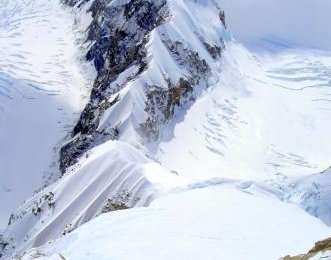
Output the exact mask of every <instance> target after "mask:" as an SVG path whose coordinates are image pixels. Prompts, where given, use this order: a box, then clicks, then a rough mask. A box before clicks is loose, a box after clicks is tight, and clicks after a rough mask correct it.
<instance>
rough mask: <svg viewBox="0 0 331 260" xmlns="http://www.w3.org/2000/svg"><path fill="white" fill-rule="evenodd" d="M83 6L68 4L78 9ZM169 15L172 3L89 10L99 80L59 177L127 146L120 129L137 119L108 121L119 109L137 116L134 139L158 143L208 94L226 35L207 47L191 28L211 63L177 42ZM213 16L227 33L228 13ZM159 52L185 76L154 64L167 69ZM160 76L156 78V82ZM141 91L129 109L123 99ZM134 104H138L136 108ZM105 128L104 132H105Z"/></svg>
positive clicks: (161, 0)
mask: <svg viewBox="0 0 331 260" xmlns="http://www.w3.org/2000/svg"><path fill="white" fill-rule="evenodd" d="M86 2H87V1H66V3H67V4H69V5H71V6H75V5H77V6H78V8H79V7H80V6H82V5H84V4H86ZM185 2H187V3H185V4H188V5H189V4H192V3H190V2H191V1H185ZM192 2H193V1H192ZM211 2H213V1H211ZM172 8H174V2H173V1H167V0H158V1H152V0H150V1H142V0H132V1H106V0H95V1H93V2H92V3H90V8H89V9H88V11H89V12H91V15H92V17H93V21H92V23H91V24H90V26H89V28H88V36H87V41H88V42H90V43H91V46H90V48H89V50H88V52H87V54H86V59H87V60H89V61H93V63H94V66H95V68H96V70H97V71H98V76H97V78H96V80H95V83H94V86H93V90H92V93H91V97H90V102H89V103H88V105H87V106H86V107H85V109H84V111H83V113H82V114H81V117H80V120H79V122H78V123H77V125H76V126H75V128H74V129H73V132H72V137H73V139H72V140H71V141H70V142H69V143H68V144H67V145H65V146H64V147H63V148H62V150H61V170H62V172H64V171H65V169H66V168H67V167H69V166H71V165H73V164H75V162H77V159H78V158H79V157H80V156H81V155H82V154H84V153H85V152H86V151H87V150H89V149H91V148H92V147H94V146H96V145H98V144H100V143H103V142H105V141H107V140H115V139H122V138H123V136H124V135H125V133H124V132H125V131H126V129H123V128H126V127H125V125H126V124H127V123H128V121H131V119H132V117H130V116H127V118H121V119H119V118H118V115H114V116H109V115H108V116H107V115H106V114H109V113H111V111H112V110H116V107H118V106H124V107H130V106H132V105H134V106H135V109H137V113H138V112H139V114H140V115H139V116H138V117H139V118H136V119H135V122H134V124H132V125H131V126H132V128H133V129H132V130H133V131H134V132H136V133H138V135H139V137H138V138H136V139H141V138H142V139H144V140H151V139H153V140H157V139H158V137H159V135H160V134H161V132H162V128H163V127H164V125H165V124H167V122H169V121H171V119H172V118H173V117H174V114H175V110H176V109H177V108H182V107H184V106H185V105H186V104H188V103H189V102H191V101H194V99H195V97H196V95H197V91H196V90H197V89H198V87H201V86H202V87H203V88H206V87H207V86H208V77H209V76H210V75H211V67H210V66H211V65H210V63H211V62H212V60H217V59H219V58H220V57H221V53H222V50H223V48H224V44H223V40H222V38H221V35H219V36H218V38H216V39H214V42H210V41H208V40H207V39H204V36H203V33H201V32H199V31H198V30H197V31H195V29H196V28H194V27H193V28H191V30H192V31H191V32H189V33H190V34H191V35H192V36H195V38H197V39H198V41H199V42H198V43H199V44H201V45H203V47H204V48H205V51H206V52H208V54H209V56H210V60H209V61H207V60H206V58H204V57H203V56H204V55H202V54H203V53H201V51H200V52H199V50H197V46H194V45H192V43H190V42H188V39H185V38H184V37H177V36H176V37H174V36H175V35H173V33H172V32H171V31H173V30H174V29H175V27H176V25H175V24H172V23H171V20H172V16H173V15H174V13H173V12H174V10H173V9H172ZM214 8H215V9H216V12H218V13H219V27H220V28H222V27H224V26H225V21H224V12H222V10H221V9H220V7H219V6H218V5H216V3H214ZM155 38H157V39H155ZM155 45H158V48H159V50H158V51H159V52H160V53H159V54H158V55H160V56H162V55H164V56H168V59H169V61H166V62H168V63H169V64H166V65H167V66H173V67H177V68H178V70H180V71H177V72H176V74H177V75H171V74H169V72H168V71H166V70H164V69H160V68H155V65H156V64H155V63H160V64H162V63H163V65H164V62H163V61H162V60H157V61H156V62H155V60H153V57H152V59H151V56H153V55H154V54H155V53H153V51H154V50H153V47H154V46H155ZM158 66H159V64H158ZM155 70H157V71H155ZM156 74H159V75H157V78H156V77H155V75H156ZM137 88H139V89H140V93H139V94H138V95H140V97H138V98H136V97H133V100H130V101H128V100H127V98H126V96H128V95H132V94H131V93H133V92H134V91H135V89H137ZM134 95H136V94H134ZM137 99H138V100H137ZM136 101H137V103H138V102H139V103H140V104H138V105H137V104H135V102H136ZM124 109H125V108H124ZM106 117H107V118H106ZM101 121H103V122H104V123H105V122H106V123H107V126H104V125H101ZM126 139H127V138H126Z"/></svg>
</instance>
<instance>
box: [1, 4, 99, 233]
mask: <svg viewBox="0 0 331 260" xmlns="http://www.w3.org/2000/svg"><path fill="white" fill-rule="evenodd" d="M73 23H74V17H73V16H72V15H71V14H70V13H69V12H68V11H67V10H64V9H63V8H62V7H61V6H60V4H59V3H58V2H57V1H47V0H36V1H27V0H19V1H12V0H8V1H7V0H2V1H1V4H0V179H1V181H0V208H1V211H0V227H4V226H5V225H6V224H7V223H8V219H9V215H10V213H11V211H13V210H14V209H15V208H16V207H18V205H19V204H20V203H22V202H23V200H24V199H27V198H28V197H30V196H32V194H33V192H34V191H35V190H36V189H39V188H40V187H41V186H42V185H43V184H44V183H45V182H46V180H47V178H48V177H49V176H50V175H51V174H52V175H58V174H57V173H56V172H57V168H58V166H57V161H58V149H59V146H60V144H61V142H62V139H63V138H64V137H65V136H66V135H67V133H68V132H69V131H70V130H71V129H72V127H73V123H74V122H75V121H76V120H77V118H78V116H79V113H80V111H81V110H82V108H83V106H84V104H85V102H86V96H87V95H88V91H87V89H88V86H89V85H90V84H91V80H90V79H89V78H94V73H93V69H92V68H88V67H86V68H84V66H87V65H84V62H82V60H81V59H80V58H79V57H80V56H81V54H80V53H79V50H78V47H77V46H78V45H77V43H78V42H76V41H77V40H79V39H78V38H77V37H76V36H75V34H74V32H73ZM77 54H78V55H77ZM78 62H80V63H81V64H80V65H78ZM82 70H84V73H82ZM89 71H90V72H89ZM89 75H90V76H89Z"/></svg>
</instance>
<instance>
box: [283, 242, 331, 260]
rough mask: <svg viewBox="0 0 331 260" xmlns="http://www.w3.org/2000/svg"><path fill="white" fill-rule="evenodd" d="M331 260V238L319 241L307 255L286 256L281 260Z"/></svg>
mask: <svg viewBox="0 0 331 260" xmlns="http://www.w3.org/2000/svg"><path fill="white" fill-rule="evenodd" d="M310 259H314V260H318V259H331V238H327V239H325V240H322V241H319V242H317V243H316V244H315V246H314V247H313V248H312V249H311V250H309V252H308V253H307V254H302V255H298V256H286V257H284V258H282V259H281V260H310Z"/></svg>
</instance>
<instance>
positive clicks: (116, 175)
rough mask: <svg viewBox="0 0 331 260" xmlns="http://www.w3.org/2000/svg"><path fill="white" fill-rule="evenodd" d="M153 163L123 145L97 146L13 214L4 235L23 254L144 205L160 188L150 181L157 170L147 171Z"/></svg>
mask: <svg viewBox="0 0 331 260" xmlns="http://www.w3.org/2000/svg"><path fill="white" fill-rule="evenodd" d="M151 163H152V161H151V160H149V159H147V158H146V156H145V155H144V154H143V153H142V152H141V151H139V150H137V149H134V148H132V147H130V146H129V145H127V144H125V143H122V142H108V143H105V144H103V145H101V146H98V147H97V148H95V149H93V150H91V151H90V152H89V155H87V156H86V157H84V158H82V159H81V160H80V161H79V162H78V164H77V165H75V166H74V167H72V168H69V169H68V174H67V175H65V176H64V177H63V178H61V179H60V180H59V181H58V182H56V183H54V184H53V185H51V186H48V187H47V188H45V189H44V190H43V191H41V192H40V193H39V194H37V195H36V196H34V197H33V198H31V199H30V200H28V201H27V202H26V203H25V204H24V205H23V206H22V207H21V208H19V209H18V210H17V211H16V212H14V213H13V214H12V216H11V218H10V221H9V226H8V228H7V229H6V231H5V233H4V235H5V237H7V238H14V241H13V243H12V244H11V245H12V246H15V247H16V251H17V252H22V250H23V249H25V248H30V247H36V246H41V245H43V244H45V243H46V242H47V241H50V240H52V239H54V238H56V237H59V236H61V235H65V234H67V233H70V232H71V231H72V230H74V229H75V228H76V227H78V226H80V225H81V224H83V223H85V222H87V221H89V220H91V219H92V218H94V217H95V216H97V215H100V214H101V213H105V212H108V211H113V210H117V209H124V208H129V207H133V206H137V205H138V206H146V205H148V204H149V203H150V201H151V200H152V199H153V196H154V193H155V189H156V187H157V182H155V181H154V184H155V185H152V183H151V182H150V181H148V180H147V175H148V174H150V173H149V171H150V170H149V169H152V170H153V171H155V170H156V169H157V167H151V166H148V165H150V164H151ZM159 173H162V172H159ZM163 185H164V183H163ZM8 250H10V249H8Z"/></svg>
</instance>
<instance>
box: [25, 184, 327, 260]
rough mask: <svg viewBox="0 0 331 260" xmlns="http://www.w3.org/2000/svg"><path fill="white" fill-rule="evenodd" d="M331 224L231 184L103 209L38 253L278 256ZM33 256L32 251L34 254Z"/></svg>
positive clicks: (79, 258) (306, 244)
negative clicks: (129, 206) (125, 207)
mask: <svg viewBox="0 0 331 260" xmlns="http://www.w3.org/2000/svg"><path fill="white" fill-rule="evenodd" d="M330 231H331V228H326V227H325V225H324V224H323V223H322V222H321V221H319V220H318V219H315V218H313V217H311V216H310V215H308V214H307V213H304V212H303V211H302V210H301V209H300V208H299V207H298V206H294V205H292V204H288V203H283V202H280V201H279V200H278V198H275V197H274V196H273V195H271V194H270V193H268V192H265V191H261V190H258V189H255V188H253V189H248V190H245V189H243V190H242V189H239V188H236V187H235V186H233V185H231V184H224V185H220V186H218V185H216V186H209V187H207V188H197V189H192V190H188V191H184V192H179V193H175V194H173V195H168V196H166V197H163V198H161V199H158V200H155V201H154V202H153V203H152V204H151V205H150V207H148V208H140V209H139V208H137V209H132V210H127V211H120V212H113V213H110V214H104V215H102V216H100V217H98V218H96V219H94V220H92V221H91V222H90V223H88V224H86V225H83V226H81V227H80V228H79V229H77V231H74V232H73V233H72V234H69V235H68V236H67V237H65V238H64V239H62V240H59V241H56V242H54V243H52V244H50V245H47V246H46V247H42V248H39V249H37V250H36V249H34V250H32V251H31V252H29V254H27V256H25V257H24V258H23V259H34V258H32V256H33V255H38V254H39V255H46V256H47V255H48V256H51V255H53V258H52V257H51V258H49V259H60V257H58V258H56V256H59V255H61V256H62V257H64V258H65V259H75V260H83V259H84V260H85V259H86V260H87V259H98V260H103V259H121V260H124V259H128V260H129V259H178V260H179V259H215V260H219V259H224V260H234V259H245V260H268V259H275V260H276V259H278V258H280V257H282V256H284V255H287V254H288V253H290V254H294V255H295V254H299V253H301V252H305V251H307V250H308V249H309V248H310V247H311V245H312V243H314V242H315V241H316V240H317V239H319V238H320V237H321V236H328V235H329V234H330ZM29 255H30V256H29Z"/></svg>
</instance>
